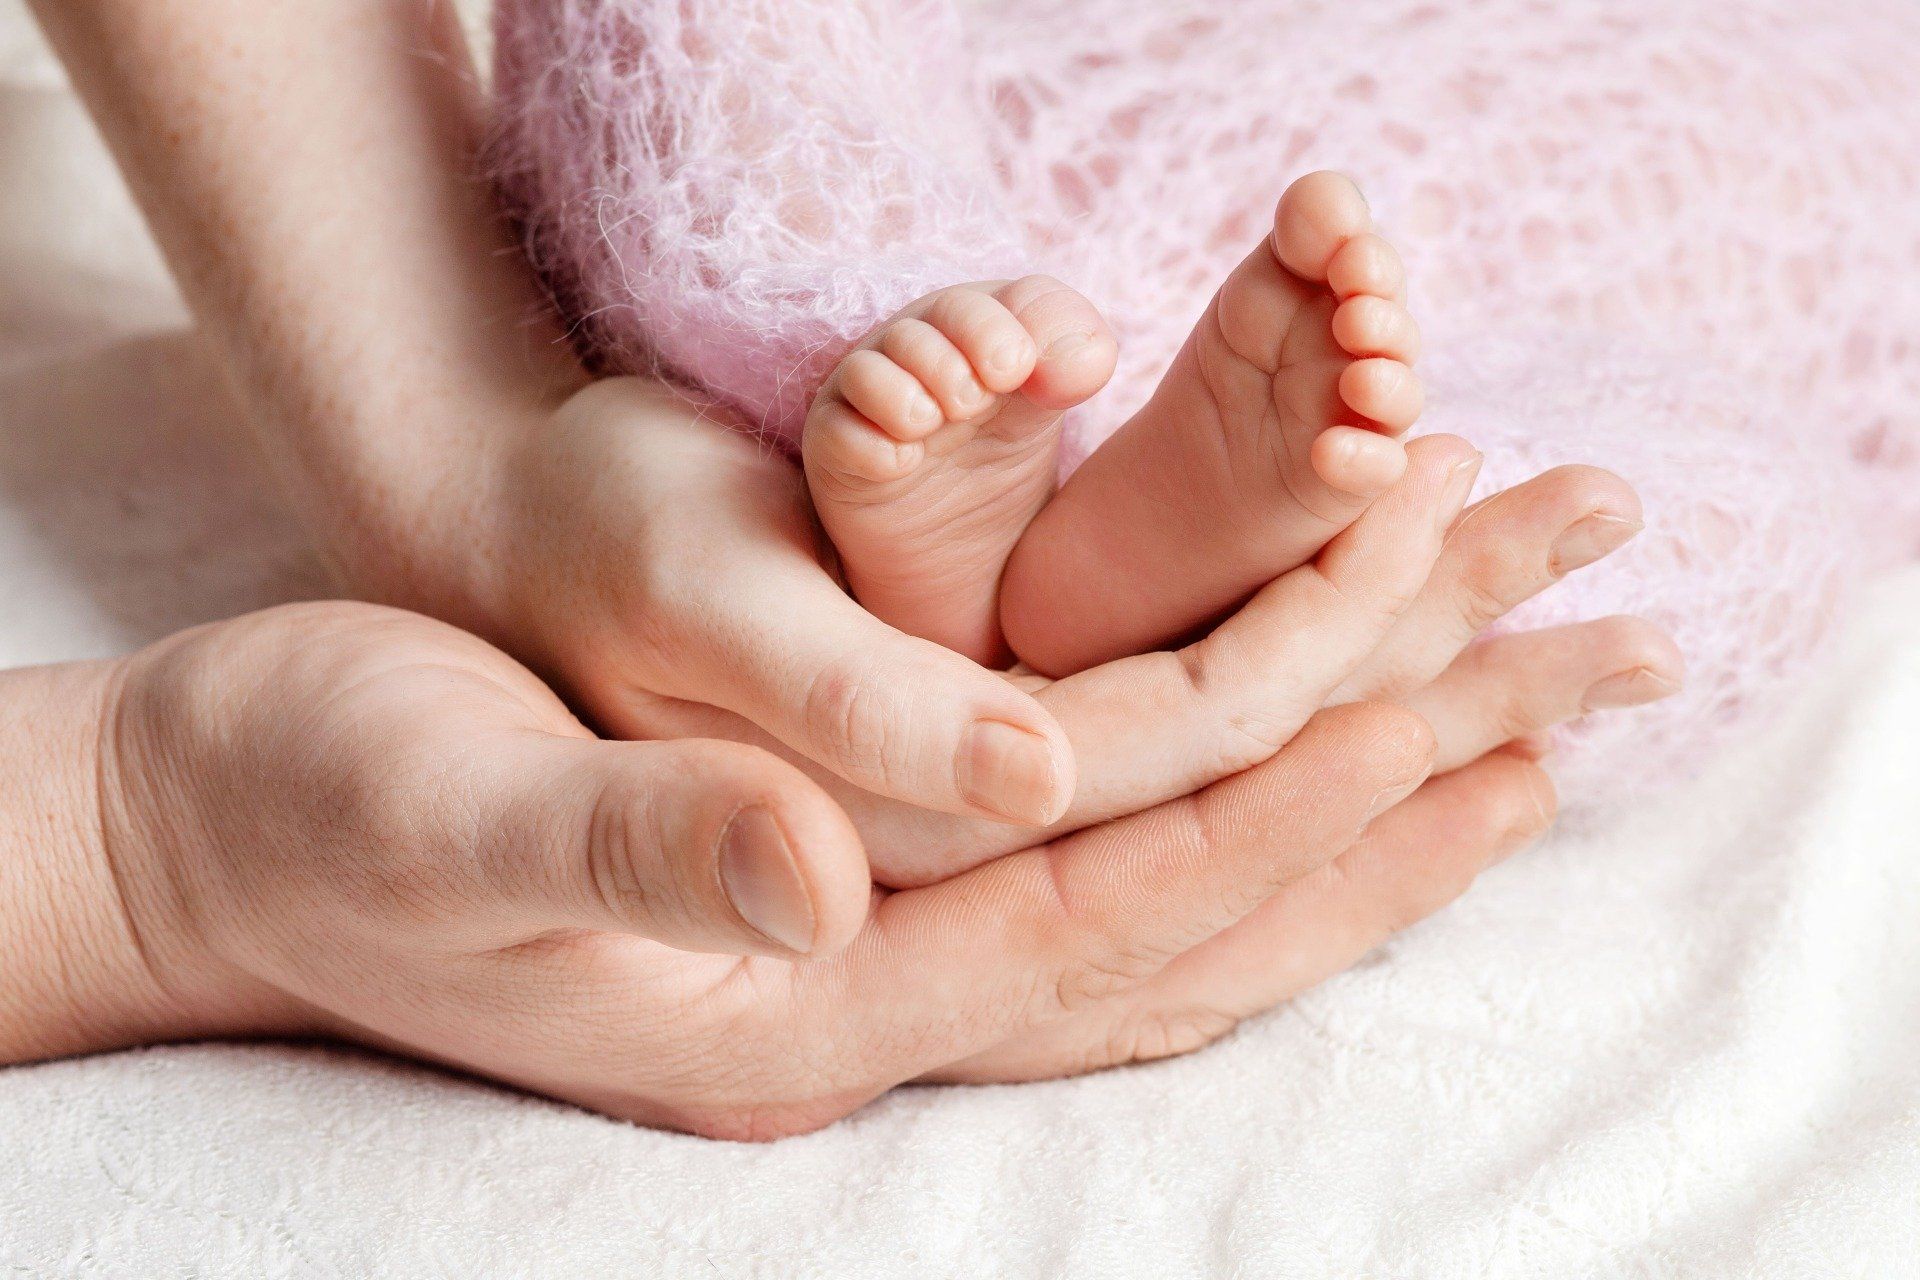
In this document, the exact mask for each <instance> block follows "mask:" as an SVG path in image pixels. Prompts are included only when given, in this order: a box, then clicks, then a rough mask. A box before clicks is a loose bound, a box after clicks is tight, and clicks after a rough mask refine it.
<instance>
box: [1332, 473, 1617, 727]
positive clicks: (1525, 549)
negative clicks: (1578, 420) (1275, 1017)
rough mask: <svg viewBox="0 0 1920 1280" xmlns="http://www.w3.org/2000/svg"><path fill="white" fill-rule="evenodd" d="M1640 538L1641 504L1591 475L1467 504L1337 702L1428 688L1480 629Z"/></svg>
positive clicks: (1567, 476) (1541, 481)
mask: <svg viewBox="0 0 1920 1280" xmlns="http://www.w3.org/2000/svg"><path fill="white" fill-rule="evenodd" d="M1639 531H1640V499H1639V497H1638V496H1637V495H1636V494H1635V493H1634V491H1633V490H1632V488H1630V487H1629V486H1628V485H1627V483H1626V481H1624V480H1622V479H1621V478H1620V477H1619V476H1616V475H1614V474H1613V473H1612V472H1610V471H1603V470H1601V469H1600V468H1598V467H1588V466H1565V467H1555V468H1554V469H1553V470H1551V471H1547V472H1543V473H1542V474H1540V475H1538V476H1535V477H1534V478H1533V479H1531V480H1528V481H1526V482H1524V483H1522V484H1517V485H1515V486H1513V487H1512V488H1511V489H1507V490H1504V491H1502V492H1500V493H1496V494H1494V495H1493V496H1492V497H1490V498H1487V499H1485V500H1483V501H1481V502H1478V503H1475V504H1474V505H1473V506H1472V507H1470V508H1468V510H1467V511H1466V512H1465V513H1464V514H1463V515H1462V516H1461V517H1460V520H1459V522H1458V523H1457V524H1456V525H1455V526H1454V527H1453V529H1452V530H1451V531H1450V532H1449V533H1448V535H1447V543H1446V547H1445V549H1444V550H1442V551H1441V553H1440V557H1439V560H1438V562H1437V563H1436V564H1435V565H1434V569H1433V574H1432V576H1431V577H1430V578H1429V579H1428V580H1427V582H1426V584H1425V585H1424V586H1423V587H1422V588H1421V590H1420V593H1419V595H1418V597H1416V598H1415V600H1414V601H1413V603H1412V604H1410V605H1409V606H1408V607H1407V608H1406V610H1405V611H1404V612H1403V613H1402V614H1401V615H1400V617H1399V618H1398V619H1397V620H1396V621H1395V623H1394V626H1393V628H1392V630H1391V631H1389V632H1388V634H1387V636H1386V638H1385V639H1384V640H1382V641H1381V643H1380V646H1379V648H1378V649H1377V650H1375V651H1374V652H1373V653H1372V654H1371V655H1369V656H1368V658H1367V660H1366V661H1365V662H1363V663H1362V664H1361V665H1360V667H1359V669H1358V670H1356V671H1355V672H1354V673H1353V675H1352V677H1351V678H1350V679H1349V680H1348V681H1347V682H1346V684H1345V685H1344V686H1343V687H1342V688H1341V690H1340V691H1339V692H1338V693H1337V694H1336V695H1335V696H1336V697H1337V698H1339V699H1343V700H1344V699H1347V698H1354V699H1369V698H1372V699H1380V698H1395V697H1398V696H1399V695H1401V694H1403V693H1406V692H1408V691H1410V690H1413V689H1417V688H1419V687H1420V686H1421V685H1424V684H1426V683H1427V682H1428V681H1429V680H1432V679H1433V678H1434V677H1435V676H1437V675H1439V674H1440V672H1442V671H1443V670H1445V669H1446V666H1447V664H1448V663H1450V662H1452V661H1453V659H1454V657H1455V656H1456V655H1458V654H1459V653H1460V651H1461V650H1462V649H1464V648H1466V646H1467V645H1468V644H1469V643H1471V642H1472V640H1473V639H1474V637H1476V636H1478V635H1479V634H1480V633H1481V632H1482V631H1484V630H1486V629H1487V627H1488V626H1490V625H1491V624H1493V623H1494V622H1496V621H1498V620H1499V619H1500V618H1502V617H1504V616H1505V615H1506V614H1507V613H1508V612H1509V611H1510V610H1512V609H1513V608H1515V607H1516V606H1518V605H1519V604H1520V603H1522V602H1523V601H1525V600H1528V599H1530V598H1531V597H1533V596H1535V595H1538V594H1539V593H1540V592H1542V591H1544V590H1546V589H1547V588H1548V587H1550V586H1552V585H1553V584H1554V583H1555V582H1558V581H1559V580H1560V579H1561V578H1563V577H1565V576H1566V575H1567V574H1569V573H1571V572H1573V571H1574V570H1576V569H1579V568H1582V567H1584V566H1586V565H1589V564H1592V563H1593V562H1594V561H1596V560H1599V559H1601V558H1602V557H1604V556H1607V555H1610V554H1612V553H1613V552H1614V551H1616V550H1618V549H1619V548H1620V547H1622V546H1624V545H1625V544H1626V543H1627V541H1628V540H1629V539H1631V538H1632V537H1633V536H1634V535H1635V534H1636V533H1638V532H1639Z"/></svg>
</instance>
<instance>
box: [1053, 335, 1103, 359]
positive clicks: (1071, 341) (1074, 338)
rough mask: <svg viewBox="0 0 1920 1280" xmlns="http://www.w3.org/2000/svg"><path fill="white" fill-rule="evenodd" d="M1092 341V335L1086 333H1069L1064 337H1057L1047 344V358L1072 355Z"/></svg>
mask: <svg viewBox="0 0 1920 1280" xmlns="http://www.w3.org/2000/svg"><path fill="white" fill-rule="evenodd" d="M1092 341H1093V337H1092V335H1090V334H1085V333H1069V334H1066V335H1064V336H1062V337H1058V338H1055V339H1054V340H1053V341H1052V342H1050V343H1048V344H1047V358H1048V359H1049V360H1058V359H1060V358H1061V357H1063V356H1070V355H1072V354H1073V353H1074V352H1076V351H1079V350H1081V349H1082V348H1084V347H1085V346H1086V345H1087V344H1088V343H1090V342H1092Z"/></svg>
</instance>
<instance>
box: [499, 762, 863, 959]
mask: <svg viewBox="0 0 1920 1280" xmlns="http://www.w3.org/2000/svg"><path fill="white" fill-rule="evenodd" d="M467 774H468V776H469V779H470V781H469V784H468V786H467V788H466V789H465V790H466V794H468V795H470V796H472V797H473V801H472V808H473V811H474V814H475V816H474V822H473V826H474V830H475V831H476V832H478V833H479V834H478V838H477V840H476V841H475V844H476V856H477V861H478V863H479V866H480V867H481V869H482V870H483V872H484V874H485V876H486V880H487V884H488V887H489V889H490V891H491V893H492V894H493V896H494V898H495V900H496V901H497V902H498V903H499V904H500V907H501V910H500V913H499V914H500V915H501V916H502V917H503V920H504V923H503V927H504V928H506V929H508V930H509V931H510V932H511V933H512V934H514V935H517V936H520V937H533V936H537V935H539V934H543V933H547V932H551V931H553V930H557V929H592V930H602V931H606V932H611V933H623V934H630V935H634V936H638V937H643V938H649V939H652V940H654V941H656V942H662V943H666V944H667V945H669V946H672V947H676V948H679V949H680V950H684V951H701V952H718V953H725V954H760V955H774V956H783V957H788V958H792V957H797V956H818V955H824V954H827V953H830V952H833V951H837V950H839V949H840V948H841V947H844V946H845V945H846V944H847V942H848V941H849V940H850V939H851V938H852V937H853V936H854V934H855V933H856V932H858V930H859V928H860V925H861V923H862V922H863V921H864V919H865V917H866V912H867V907H868V904H869V901H870V897H871V881H870V877H869V874H868V870H867V861H866V855H865V853H864V851H863V850H862V848H861V844H860V837H859V835H858V833H857V832H856V831H855V830H854V828H853V824H852V823H851V822H850V821H849V820H848V818H847V816H846V815H845V813H843V812H842V811H841V809H840V807H839V806H838V805H837V804H835V803H834V802H833V801H832V800H831V799H830V798H828V796H827V794H826V793H825V792H824V791H822V790H821V789H820V787H819V786H818V785H817V784H816V783H814V782H813V781H812V780H811V779H809V778H808V777H807V776H806V775H805V774H803V773H801V772H800V771H799V770H798V769H796V768H794V767H793V766H792V765H790V764H787V763H786V762H784V761H782V760H779V759H776V758H775V757H774V756H772V755H770V754H768V753H767V752H765V751H761V750H758V749H756V748H754V747H748V746H742V745H740V744H738V743H732V742H710V741H700V740H684V741H676V742H604V741H600V740H598V739H591V738H573V737H558V736H553V735H549V734H542V733H534V732H528V733H525V734H523V735H521V736H519V737H517V738H516V739H515V740H513V741H512V742H511V743H508V744H489V747H488V749H487V750H486V752H485V754H479V753H477V752H476V753H475V756H474V757H473V759H472V763H471V764H470V765H469V766H468V769H467Z"/></svg>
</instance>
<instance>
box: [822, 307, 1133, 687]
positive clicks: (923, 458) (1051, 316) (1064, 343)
mask: <svg viewBox="0 0 1920 1280" xmlns="http://www.w3.org/2000/svg"><path fill="white" fill-rule="evenodd" d="M1115 354H1116V347H1115V344H1114V340H1113V336H1112V334H1110V333H1109V332H1108V331H1107V326H1106V323H1105V321H1103V320H1102V319H1101V317H1100V314H1099V312H1097V311H1096V310H1095V309H1094V307H1093V304H1092V303H1090V302H1088V301H1087V300H1086V299H1085V298H1083V297H1081V296H1080V295H1079V294H1078V293H1075V292H1074V291H1073V290H1071V289H1069V288H1067V287H1066V286H1065V285H1063V284H1061V283H1060V282H1059V281H1057V280H1052V279H1049V278H1047V277H1045V276H1027V277H1024V278H1022V279H1019V280H1015V281H1013V282H1011V283H1004V282H989V283H985V284H967V285H957V286H955V287H953V288H950V289H942V290H939V291H938V292H936V293H932V294H929V295H927V296H926V297H924V298H922V299H920V300H919V301H918V302H916V303H914V304H913V305H912V306H910V307H908V308H907V309H906V310H905V311H902V312H901V313H900V314H899V315H897V316H895V317H894V318H892V319H891V320H889V321H887V322H886V323H885V324H883V325H881V326H880V327H879V328H878V329H876V330H875V331H874V332H873V333H872V334H870V335H868V337H867V339H866V340H865V341H864V342H862V343H861V344H860V345H859V346H858V347H857V348H855V349H854V350H853V351H852V352H850V353H849V354H848V355H847V357H846V358H845V359H844V360H842V361H841V362H840V364H839V366H838V367H836V368H835V369H834V371H833V373H832V374H831V375H830V376H829V377H828V379H827V381H826V383H825V385H824V386H822V388H821V390H820V393H819V395H818V396H816V397H815V399H814V402H813V406H812V408H811V409H810V410H809V411H808V413H807V420H806V425H805V427H804V429H803V430H802V432H801V438H800V448H801V456H802V459H803V461H804V462H805V465H806V471H807V484H808V488H809V489H810V490H811V492H812V496H813V503H814V508H815V510H816V511H817V512H818V514H819V517H820V523H821V525H822V526H823V527H824V528H825V529H826V532H827V535H828V537H830V538H831V539H832V540H833V545H834V547H835V548H836V549H837V550H838V552H839V554H840V561H841V565H842V568H843V570H844V572H845V574H846V579H847V584H848V586H849V587H851V588H852V590H853V593H854V595H855V597H856V598H857V599H859V601H860V602H861V604H863V605H865V606H866V607H867V609H868V610H869V611H870V612H872V613H873V614H874V615H875V616H876V617H878V618H880V619H882V620H883V621H885V622H888V623H890V624H891V625H893V626H895V627H898V628H899V629H900V630H902V631H905V632H908V633H909V634H912V635H917V636H924V637H925V638H927V639H929V640H933V641H936V642H938V643H939V644H942V645H944V646H946V647H947V648H949V649H952V650H954V651H955V652H958V653H962V654H965V655H966V656H968V657H970V658H973V659H975V660H976V661H980V662H989V663H998V662H1002V661H1004V659H1005V658H1006V657H1007V656H1008V654H1007V648H1006V642H1005V640H1004V639H1002V637H1001V634H1000V621H999V609H998V593H999V585H1000V575H1001V572H1002V570H1003V569H1004V568H1005V566H1006V563H1007V556H1008V555H1009V554H1010V553H1011V552H1012V550H1013V546H1014V543H1015V542H1016V541H1018V540H1019V537H1020V535H1021V533H1022V532H1023V531H1024V530H1025V529H1026V527H1027V524H1028V523H1029V522H1030V521H1031V520H1032V519H1033V517H1034V513H1035V512H1037V511H1039V510H1040V509H1041V507H1042V506H1043V505H1044V504H1045V503H1046V501H1047V499H1048V497H1049V496H1050V495H1051V494H1052V492H1053V485H1054V455H1055V452H1056V446H1057V444H1058V441H1059V423H1060V416H1061V414H1062V413H1064V412H1065V411H1066V410H1067V409H1070V408H1072V407H1073V406H1074V405H1077V404H1079V403H1080V402H1081V401H1083V400H1085V399H1086V398H1087V397H1088V396H1090V395H1092V394H1093V393H1094V392H1096V391H1098V390H1099V389H1100V388H1101V387H1102V386H1104V385H1106V381H1107V379H1108V378H1109V377H1111V376H1112V374H1113V363H1114V357H1115Z"/></svg>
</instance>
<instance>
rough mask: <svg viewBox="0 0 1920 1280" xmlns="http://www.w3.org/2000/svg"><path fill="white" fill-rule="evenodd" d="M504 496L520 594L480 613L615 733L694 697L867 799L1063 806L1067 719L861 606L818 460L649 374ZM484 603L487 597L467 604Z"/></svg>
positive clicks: (638, 727)
mask: <svg viewBox="0 0 1920 1280" xmlns="http://www.w3.org/2000/svg"><path fill="white" fill-rule="evenodd" d="M503 470H504V472H505V478H504V479H502V480H501V481H500V482H499V488H500V494H499V498H498V502H497V503H496V504H495V506H496V507H497V508H498V509H499V510H500V511H503V512H504V513H505V515H504V518H502V519H499V520H493V521H489V522H488V525H489V527H495V526H497V527H499V529H500V532H501V536H500V537H499V538H498V539H497V541H498V543H499V544H500V545H498V546H496V547H492V548H489V549H486V550H484V551H481V552H479V554H481V555H484V556H487V557H489V558H490V559H492V560H495V561H497V562H498V563H497V564H495V565H494V567H493V569H492V571H491V573H490V575H489V576H490V577H491V578H493V579H495V580H497V581H498V582H499V583H500V584H501V585H500V586H499V588H498V591H497V594H498V596H499V599H498V600H497V601H496V602H494V604H493V607H491V608H488V609H485V610H483V611H482V612H483V613H484V615H486V616H484V617H483V619H482V620H481V621H480V622H478V623H477V624H476V625H477V626H478V627H479V629H480V630H482V631H483V632H484V633H485V634H486V635H487V636H488V638H490V639H494V640H497V641H498V642H499V643H500V644H501V645H502V646H503V647H504V648H506V649H507V650H509V651H510V652H512V653H513V654H514V655H515V656H516V657H519V658H521V659H522V660H523V661H526V662H527V663H528V664H529V665H531V666H532V667H534V668H535V669H536V670H537V671H538V672H539V673H540V674H541V675H542V676H543V677H544V678H546V679H547V680H549V681H550V682H552V683H553V685H554V686H555V687H556V688H558V689H560V690H561V691H562V692H563V693H564V694H565V695H566V697H567V698H568V699H569V700H570V701H571V702H572V703H573V705H574V706H576V707H577V708H578V709H580V710H581V712H582V714H584V715H585V716H587V717H588V719H590V720H591V721H592V722H593V724H594V725H595V726H596V727H597V728H599V729H601V730H602V731H604V732H606V733H608V734H611V735H613V736H616V737H628V738H634V737H646V736H652V735H650V734H649V733H648V732H647V729H646V725H647V724H648V723H649V722H650V720H651V719H653V718H654V717H655V716H657V715H660V714H663V713H665V712H667V711H669V710H671V709H672V708H673V707H675V706H679V705H682V704H684V703H689V702H691V703H694V704H699V705H703V706H705V705H711V706H714V707H718V708H723V709H724V710H726V711H728V712H731V713H734V714H735V715H737V716H738V717H740V718H741V719H742V720H743V721H745V722H746V723H748V724H750V725H752V726H755V727H756V728H758V729H759V730H761V731H763V732H764V733H765V734H766V735H768V737H769V738H770V739H771V740H773V741H777V742H779V743H781V744H782V745H783V746H784V747H786V748H787V749H788V750H789V751H790V752H791V753H792V754H793V755H794V756H795V757H796V758H798V759H804V760H808V761H811V762H814V763H816V764H817V765H819V766H820V767H822V768H823V769H824V770H826V771H827V772H828V773H830V774H832V775H834V776H837V777H838V778H840V779H842V780H844V781H845V782H847V783H850V784H852V786H853V787H856V788H858V789H860V790H861V791H864V792H869V793H873V794H877V795H881V796H887V797H890V798H892V799H895V800H898V801H902V802H904V803H906V804H909V805H912V806H915V807H917V808H923V809H935V810H941V811H946V812H950V813H961V814H971V815H981V816H986V817H990V818H994V819H998V820H1000V821H1002V822H1013V823H1023V824H1029V825H1032V824H1042V823H1047V822H1051V821H1053V820H1055V819H1057V818H1058V817H1059V816H1060V814H1061V813H1062V811H1063V810H1064V809H1065V807H1066V804H1067V802H1068V799H1069V798H1070V797H1071V795H1072V794H1073V789H1074V763H1073V754H1072V751H1071V750H1070V749H1069V748H1068V746H1067V744H1066V740H1065V737H1064V735H1063V734H1062V733H1061V731H1060V727H1059V725H1058V724H1057V723H1055V721H1054V719H1053V717H1052V716H1051V715H1049V714H1048V713H1047V712H1046V710H1045V709H1043V708H1042V707H1041V706H1040V705H1039V704H1038V703H1036V702H1035V701H1034V700H1033V698H1032V697H1031V696H1030V695H1028V694H1027V693H1025V692H1023V691H1022V690H1020V689H1018V688H1016V687H1014V686H1013V685H1011V684H1009V683H1008V682H1007V681H1005V680H1003V679H1001V678H1000V677H999V676H998V675H996V674H994V673H992V672H990V671H987V670H984V669H982V668H981V667H979V666H977V665H975V664H974V663H972V662H969V661H968V660H966V659H965V658H962V657H960V656H959V655H957V654H954V653H951V652H949V651H947V650H946V649H943V648H941V647H940V646H938V645H936V644H933V643H932V642H930V641H927V640H922V639H918V638H916V637H912V636H908V635H905V634H903V633H901V632H899V631H896V630H894V629H893V628H891V627H889V626H887V625H886V624H884V623H882V622H880V621H878V620H877V619H875V618H874V617H873V616H872V615H870V614H869V613H867V611H866V610H864V609H862V608H861V607H860V606H859V605H858V604H856V603H855V602H854V601H853V600H852V599H851V598H850V597H849V596H848V595H847V593H846V591H845V590H843V589H842V587H841V586H840V584H839V582H838V580H837V579H836V577H835V576H834V566H833V561H832V554H831V550H830V549H829V547H828V546H827V544H826V543H825V542H824V540H823V539H822V538H821V536H820V535H819V532H818V529H817V527H816V525H815V523H814V519H813V515H812V508H811V506H810V505H809V504H808V501H807V496H806V485H805V481H804V479H803V477H802V476H801V474H800V472H799V469H798V468H797V467H795V466H794V465H793V464H792V463H791V462H789V461H788V460H787V459H785V458H783V457H780V456H778V455H776V454H774V453H773V452H771V450H770V449H768V448H767V447H766V446H763V445H759V444H756V443H754V442H753V441H751V440H749V439H748V438H746V437H744V436H742V435H740V434H738V433H736V432H733V431H729V430H724V429H722V428H721V426H720V424H718V423H715V422H712V421H706V420H702V419H700V418H699V417H698V416H696V415H695V414H694V413H693V412H691V411H690V409H689V407H688V405H687V404H686V403H684V402H682V401H679V400H676V399H674V398H673V397H672V396H671V395H670V394H669V393H668V392H666V391H664V390H662V389H660V388H659V387H657V386H655V385H653V384H651V383H648V382H645V381H642V380H640V379H636V378H609V379H606V380H604V381H601V382H596V383H593V384H591V385H590V386H588V387H587V388H585V389H584V390H582V391H580V392H578V393H577V394H575V395H574V396H573V397H572V398H571V399H570V400H569V401H567V402H566V404H565V405H563V406H562V407H561V408H560V409H559V410H558V412H557V413H556V414H555V415H554V416H553V418H552V419H551V420H550V421H547V422H544V423H542V424H540V426H539V429H537V430H535V431H532V432H530V433H528V434H527V435H526V437H525V438H524V440H522V442H521V443H520V445H519V447H518V448H517V449H516V450H514V451H513V453H512V454H511V456H510V458H509V459H508V462H507V464H506V465H505V466H504V468H503ZM462 612H463V614H464V613H465V612H467V611H464V610H463V611H462Z"/></svg>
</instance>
